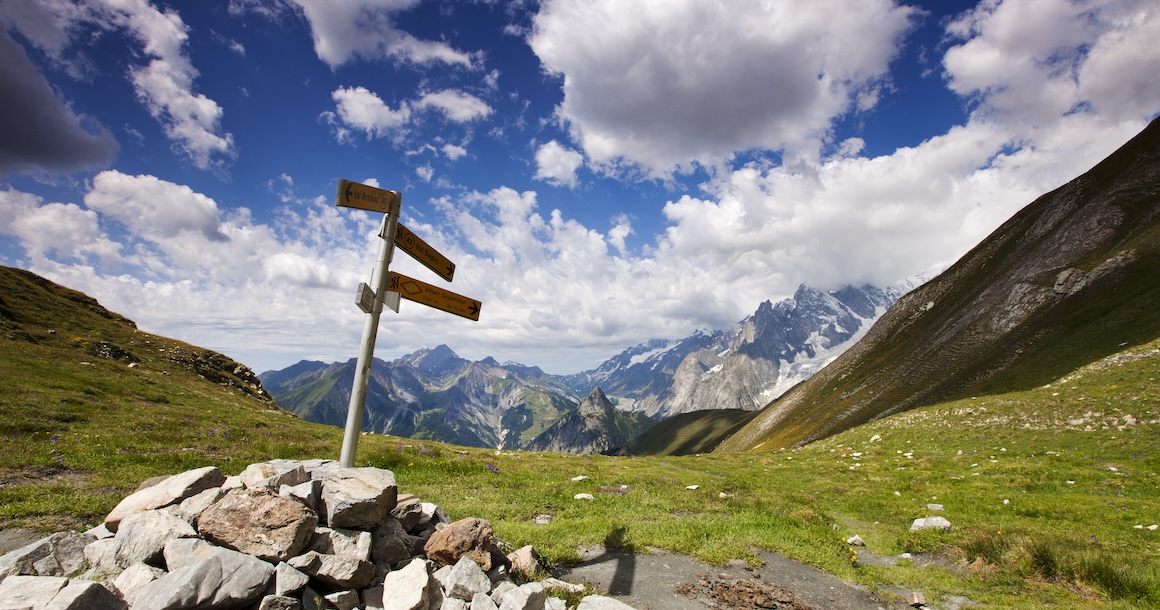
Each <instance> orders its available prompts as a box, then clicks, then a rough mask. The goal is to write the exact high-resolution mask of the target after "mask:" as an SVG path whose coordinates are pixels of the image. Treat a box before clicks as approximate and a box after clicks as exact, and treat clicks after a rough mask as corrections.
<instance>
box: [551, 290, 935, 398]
mask: <svg viewBox="0 0 1160 610" xmlns="http://www.w3.org/2000/svg"><path fill="white" fill-rule="evenodd" d="M919 282H921V278H915V279H912V280H908V281H906V282H904V283H900V284H898V285H895V286H891V287H888V288H886V289H881V288H876V287H874V286H870V285H863V286H845V287H843V288H841V289H838V290H833V291H829V292H825V291H822V290H818V289H816V288H811V287H809V286H806V285H804V284H803V285H801V286H799V287H798V289H797V291H796V292H795V293H794V295H793V297H791V298H788V299H785V300H782V301H779V302H778V303H776V304H774V303H771V302H770V301H765V302H763V303H762V304H761V305H759V306H758V308H757V311H756V312H754V313H753V315H750V316H748V317H746V318H745V319H744V320H741V321H740V322H738V323H737V324H736V325H734V326H733V328H731V329H729V330H727V331H711V332H709V331H697V332H696V333H694V334H693V335H691V336H689V337H686V338H684V339H680V340H675V341H664V340H654V341H648V342H645V343H642V344H640V345H637V346H635V347H632V348H629V349H627V350H625V351H623V352H621V353H620V354H617V355H616V356H613V357H612V358H610V359H608V360H607V361H605V362H604V363H603V364H601V365H600V366H599V367H597V368H595V369H593V370H590V371H585V372H583V373H578V374H576V375H568V376H565V377H563V381H564V383H566V384H567V385H568V387H570V388H572V389H573V390H575V391H576V392H578V393H585V392H588V391H590V390H591V389H592V388H593V387H597V386H599V387H600V388H601V389H603V390H604V392H605V393H606V394H608V396H609V397H611V398H612V399H613V400H616V401H617V402H618V403H619V404H618V406H619V408H620V409H623V410H628V411H634V412H640V413H644V414H646V415H648V416H650V417H652V418H654V419H658V420H663V419H666V418H668V417H672V416H673V415H678V414H681V413H689V412H692V411H704V410H709V409H742V410H746V411H753V410H756V409H760V408H761V407H762V406H764V405H766V404H767V403H768V402H769V401H770V400H771V399H773V398H776V397H778V396H780V395H781V394H782V393H784V392H785V391H786V390H788V389H789V388H791V387H793V386H794V385H796V384H797V383H799V382H801V381H803V380H805V379H807V378H809V376H810V375H813V374H814V373H815V372H817V371H818V370H820V369H821V368H822V367H823V366H825V365H826V364H827V363H828V362H830V361H831V360H833V359H834V358H835V357H837V356H838V354H841V353H842V352H843V351H845V350H846V349H847V348H848V347H850V346H851V345H853V344H854V343H855V342H856V341H857V340H858V339H859V338H860V337H861V336H862V335H863V334H865V332H866V331H867V330H868V329H869V328H870V325H871V324H872V323H873V322H874V320H876V319H877V318H878V317H879V316H881V315H882V314H883V312H885V311H886V309H887V308H888V307H890V305H891V304H892V303H894V301H896V300H897V299H898V298H899V297H900V296H902V295H903V294H905V293H906V292H908V291H909V290H911V289H912V288H913V287H914V285H915V284H917V283H919Z"/></svg>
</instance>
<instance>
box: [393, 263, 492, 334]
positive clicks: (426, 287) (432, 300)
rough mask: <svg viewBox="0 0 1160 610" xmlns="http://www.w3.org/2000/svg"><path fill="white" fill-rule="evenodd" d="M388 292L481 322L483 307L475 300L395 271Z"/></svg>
mask: <svg viewBox="0 0 1160 610" xmlns="http://www.w3.org/2000/svg"><path fill="white" fill-rule="evenodd" d="M387 290H388V291H390V292H397V293H399V296H401V297H403V298H404V299H407V300H408V301H414V302H416V303H421V304H423V305H426V306H428V307H434V308H435V309H442V310H443V311H446V312H447V313H453V314H455V315H457V316H463V317H465V318H467V319H468V320H475V321H476V322H478V321H479V308H480V307H481V306H482V305H483V303H480V302H479V301H476V300H475V299H470V298H467V297H465V296H463V295H461V294H455V293H454V292H450V291H447V290H444V289H442V288H439V287H437V286H432V285H430V284H425V283H423V282H420V281H419V280H415V279H411V278H409V277H407V276H405V275H402V274H399V273H395V272H394V271H392V272H391V275H390V278H389V279H388V280H387Z"/></svg>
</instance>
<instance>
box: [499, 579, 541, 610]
mask: <svg viewBox="0 0 1160 610" xmlns="http://www.w3.org/2000/svg"><path fill="white" fill-rule="evenodd" d="M547 600H548V595H547V594H546V593H545V592H544V587H543V585H541V584H540V583H538V582H529V583H525V584H522V585H520V586H518V587H516V588H515V589H512V590H511V591H508V592H507V593H506V594H505V595H504V596H503V599H502V600H501V601H500V604H499V610H543V608H544V603H545V602H546V601H547Z"/></svg>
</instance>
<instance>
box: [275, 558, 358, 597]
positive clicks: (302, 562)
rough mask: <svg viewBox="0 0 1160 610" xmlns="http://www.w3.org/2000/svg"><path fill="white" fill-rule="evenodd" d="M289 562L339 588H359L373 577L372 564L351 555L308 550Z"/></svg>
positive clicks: (305, 572) (292, 565)
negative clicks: (326, 553)
mask: <svg viewBox="0 0 1160 610" xmlns="http://www.w3.org/2000/svg"><path fill="white" fill-rule="evenodd" d="M286 563H288V564H290V565H291V567H294V568H296V569H298V570H301V571H302V572H303V573H304V574H308V575H310V576H311V577H313V578H317V579H318V580H320V581H322V582H324V583H326V584H328V585H331V586H334V587H339V588H349V589H361V588H363V587H365V586H367V585H369V584H370V583H371V581H373V580H374V579H375V575H376V574H377V571H376V570H375V566H374V564H372V563H370V562H367V561H362V560H360V559H355V558H353V557H339V556H338V555H323V554H322V553H318V552H316V551H310V552H309V553H305V554H302V555H299V556H297V557H292V558H290V560H289V561H287V562H286Z"/></svg>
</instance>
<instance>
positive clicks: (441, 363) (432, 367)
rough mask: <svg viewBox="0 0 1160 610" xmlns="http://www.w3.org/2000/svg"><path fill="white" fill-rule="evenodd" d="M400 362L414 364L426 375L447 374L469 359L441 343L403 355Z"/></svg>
mask: <svg viewBox="0 0 1160 610" xmlns="http://www.w3.org/2000/svg"><path fill="white" fill-rule="evenodd" d="M399 361H400V362H402V363H405V364H407V365H410V366H413V367H415V368H416V369H418V370H420V371H422V372H423V373H424V374H426V375H434V376H440V375H446V374H450V373H454V372H456V371H458V370H459V369H460V368H462V367H463V365H465V364H467V361H466V360H464V359H463V358H460V357H459V354H456V353H455V352H454V351H453V350H452V349H451V348H450V347H447V346H446V345H443V344H440V345H437V346H435V347H433V348H423V349H420V350H418V351H416V352H414V353H411V354H408V355H406V356H403V357H402V358H400V359H399Z"/></svg>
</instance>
